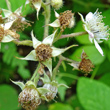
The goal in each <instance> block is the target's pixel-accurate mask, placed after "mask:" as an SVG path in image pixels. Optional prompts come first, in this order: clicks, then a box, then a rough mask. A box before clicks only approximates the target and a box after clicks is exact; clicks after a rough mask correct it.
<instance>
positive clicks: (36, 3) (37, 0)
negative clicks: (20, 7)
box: [25, 0, 42, 18]
mask: <svg viewBox="0 0 110 110" xmlns="http://www.w3.org/2000/svg"><path fill="white" fill-rule="evenodd" d="M29 3H31V4H32V5H33V6H34V7H35V9H36V11H37V18H38V15H39V11H40V8H41V3H42V0H26V3H25V5H26V4H29Z"/></svg>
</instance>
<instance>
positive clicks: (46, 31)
mask: <svg viewBox="0 0 110 110" xmlns="http://www.w3.org/2000/svg"><path fill="white" fill-rule="evenodd" d="M48 3H50V0H46V3H45V5H46V6H45V7H44V10H45V12H44V17H45V27H44V38H45V37H47V36H48V34H49V26H48V25H47V24H49V22H50V13H51V11H50V4H48ZM43 5H44V4H43Z"/></svg>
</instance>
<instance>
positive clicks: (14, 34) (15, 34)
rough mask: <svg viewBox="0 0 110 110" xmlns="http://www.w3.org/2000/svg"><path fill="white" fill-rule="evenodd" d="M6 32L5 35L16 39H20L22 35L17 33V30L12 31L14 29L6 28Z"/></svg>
mask: <svg viewBox="0 0 110 110" xmlns="http://www.w3.org/2000/svg"><path fill="white" fill-rule="evenodd" d="M4 34H5V35H10V36H11V37H13V38H14V39H19V37H20V35H19V34H17V33H16V32H15V31H12V30H5V32H4Z"/></svg>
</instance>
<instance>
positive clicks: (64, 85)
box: [58, 84, 70, 88]
mask: <svg viewBox="0 0 110 110" xmlns="http://www.w3.org/2000/svg"><path fill="white" fill-rule="evenodd" d="M60 86H63V87H66V88H70V87H69V86H67V85H66V84H58V87H60Z"/></svg>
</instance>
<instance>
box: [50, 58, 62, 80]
mask: <svg viewBox="0 0 110 110" xmlns="http://www.w3.org/2000/svg"><path fill="white" fill-rule="evenodd" d="M62 61H63V60H62V59H61V58H59V62H58V64H57V65H56V67H55V68H54V70H53V75H52V80H54V79H55V77H56V74H57V72H58V68H59V67H60V65H61V63H62Z"/></svg>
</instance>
